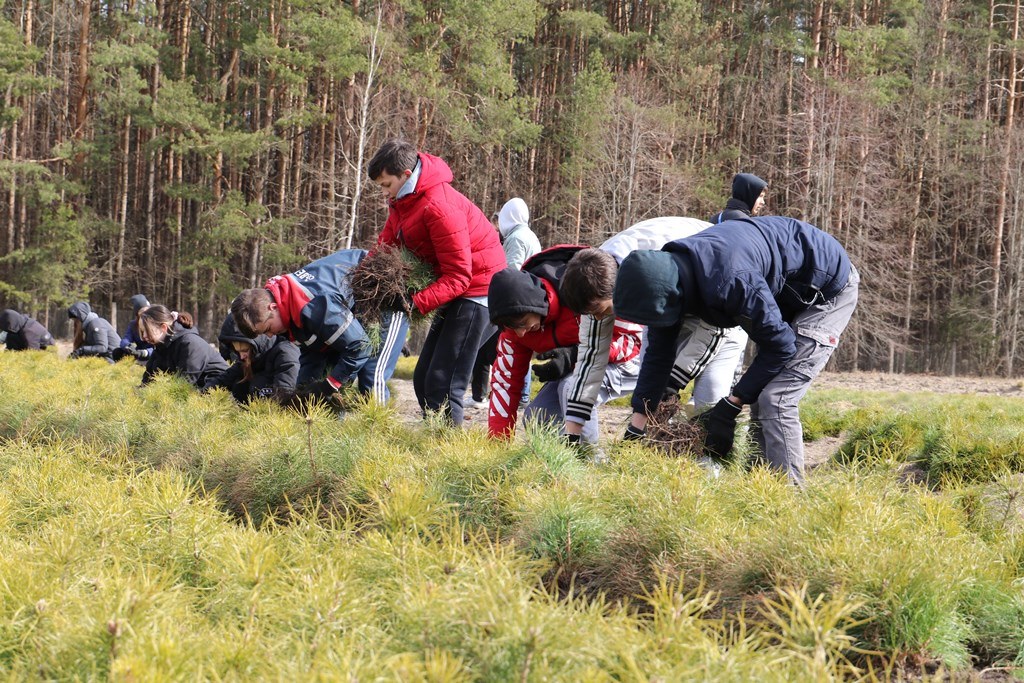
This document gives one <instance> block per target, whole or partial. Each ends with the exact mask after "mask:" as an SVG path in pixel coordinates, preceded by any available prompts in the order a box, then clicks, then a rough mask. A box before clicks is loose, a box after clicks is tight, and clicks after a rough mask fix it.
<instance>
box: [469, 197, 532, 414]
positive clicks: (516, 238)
mask: <svg viewBox="0 0 1024 683" xmlns="http://www.w3.org/2000/svg"><path fill="white" fill-rule="evenodd" d="M491 220H493V221H496V222H497V224H498V236H499V237H500V238H501V246H502V248H503V249H504V250H505V260H506V261H508V267H509V268H515V269H516V270H522V268H523V264H524V263H526V261H527V260H528V259H529V258H530V257H531V256H533V255H534V254H537V253H539V252H540V250H541V248H540V240H539V239H537V235H536V233H534V232H533V230H532V229H531V228H530V208H529V207H528V206H526V202H524V201H523V200H522V199H521V198H519V197H513V198H512V199H510V200H508V201H507V202H505V205H504V206H502V207H501V210H500V211H498V213H496V214H494V217H493V218H492V219H491ZM500 332H501V330H499V329H497V328H495V329H494V330H493V331H492V333H491V334H490V335H488V337H487V340H486V341H485V342H484V343H483V344H481V345H480V350H479V351H477V354H476V362H475V363H473V376H472V379H471V381H470V391H471V392H472V396H471V398H470V400H469V401H468V402H467V405H469V406H477V407H479V406H484V405H486V399H487V384H488V375H489V373H490V370H491V364H492V363H493V362H494V359H495V358H496V357H497V350H498V335H499V333H500ZM529 399H530V376H529V375H527V376H526V387H525V388H524V389H523V405H526V404H527V403H529Z"/></svg>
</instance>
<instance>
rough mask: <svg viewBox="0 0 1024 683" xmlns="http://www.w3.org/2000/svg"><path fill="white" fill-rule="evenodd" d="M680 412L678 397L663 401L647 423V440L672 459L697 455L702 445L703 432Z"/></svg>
mask: <svg viewBox="0 0 1024 683" xmlns="http://www.w3.org/2000/svg"><path fill="white" fill-rule="evenodd" d="M679 412H680V406H679V397H678V396H675V397H674V398H669V399H667V400H663V401H662V402H661V403H660V404H659V405H658V409H657V410H656V411H654V415H652V416H651V418H650V420H648V422H647V440H648V441H649V442H650V443H651V444H653V445H654V446H655V447H657V448H658V449H660V450H661V451H663V452H664V453H665V455H668V456H671V457H673V458H678V457H680V456H693V455H698V454H700V452H701V449H702V448H703V445H704V430H703V429H701V428H700V427H699V426H698V425H697V424H695V423H693V422H691V421H690V420H687V419H686V418H685V416H680V418H679V419H676V420H673V419H672V418H674V417H675V416H676V415H677V413H679Z"/></svg>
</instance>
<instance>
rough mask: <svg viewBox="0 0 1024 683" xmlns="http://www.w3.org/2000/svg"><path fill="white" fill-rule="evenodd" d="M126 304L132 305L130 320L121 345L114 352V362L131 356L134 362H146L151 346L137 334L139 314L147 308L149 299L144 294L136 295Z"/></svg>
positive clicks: (151, 349) (150, 352) (150, 353)
mask: <svg viewBox="0 0 1024 683" xmlns="http://www.w3.org/2000/svg"><path fill="white" fill-rule="evenodd" d="M128 303H130V304H131V305H132V319H131V320H129V321H128V327H127V328H125V331H124V335H123V336H122V337H121V343H120V344H119V345H118V348H117V350H115V351H114V360H121V359H122V358H124V357H125V356H132V357H134V358H135V359H136V360H141V361H144V360H148V359H149V357H150V356H152V355H153V345H152V344H147V343H146V342H145V341H144V340H143V339H142V336H141V335H140V334H139V312H140V311H141V310H142V309H144V308H146V307H147V306H149V299H147V298H146V296H145V295H144V294H136V295H134V296H133V297H132V298H131V299H129V300H128Z"/></svg>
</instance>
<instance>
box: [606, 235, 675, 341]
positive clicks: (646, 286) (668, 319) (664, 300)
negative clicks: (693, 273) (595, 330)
mask: <svg viewBox="0 0 1024 683" xmlns="http://www.w3.org/2000/svg"><path fill="white" fill-rule="evenodd" d="M612 307H613V308H614V309H615V317H616V318H621V319H623V320H628V321H630V322H634V323H639V324H641V325H647V326H648V327H668V326H670V325H674V324H676V323H677V322H679V319H680V317H682V312H683V300H682V296H681V292H680V289H679V268H678V267H677V266H676V263H675V259H673V258H672V255H671V254H669V253H668V252H665V251H650V250H647V249H640V250H637V251H634V252H633V253H631V254H630V255H629V256H627V257H626V258H625V259H623V261H622V265H620V266H619V274H618V276H617V277H616V278H615V291H614V292H613V293H612Z"/></svg>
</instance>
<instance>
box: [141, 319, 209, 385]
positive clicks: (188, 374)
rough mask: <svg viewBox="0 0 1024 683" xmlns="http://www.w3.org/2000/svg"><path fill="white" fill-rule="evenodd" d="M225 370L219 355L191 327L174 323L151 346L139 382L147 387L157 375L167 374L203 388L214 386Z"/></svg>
mask: <svg viewBox="0 0 1024 683" xmlns="http://www.w3.org/2000/svg"><path fill="white" fill-rule="evenodd" d="M227 369H228V364H227V363H225V362H224V359H223V358H221V357H220V354H218V353H217V352H216V351H214V349H213V347H212V346H210V345H209V343H207V341H206V340H205V339H203V338H202V337H200V336H199V333H198V332H196V330H195V329H194V328H191V327H183V326H182V325H181V323H178V322H175V323H174V325H173V326H172V327H171V329H170V330H168V331H167V336H166V337H164V340H163V341H162V342H160V343H159V344H157V345H156V346H155V347H153V355H152V356H150V358H149V362H148V363H146V371H145V372H144V373H142V383H143V384H149V383H150V382H152V381H153V379H154V377H155V376H156V374H157V373H159V372H170V373H173V374H175V375H180V376H181V377H184V378H185V379H186V380H188V381H189V383H190V384H193V385H194V386H196V387H199V388H200V389H206V388H208V387H210V386H214V385H215V383H216V382H217V381H218V380H219V379H220V377H221V375H223V374H224V372H225V371H227Z"/></svg>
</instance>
